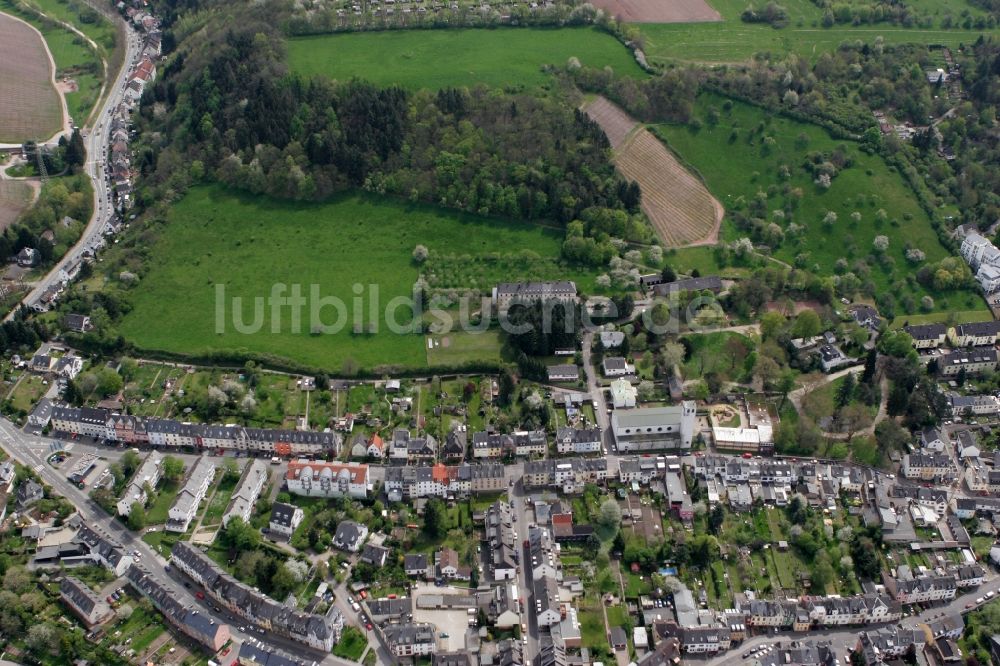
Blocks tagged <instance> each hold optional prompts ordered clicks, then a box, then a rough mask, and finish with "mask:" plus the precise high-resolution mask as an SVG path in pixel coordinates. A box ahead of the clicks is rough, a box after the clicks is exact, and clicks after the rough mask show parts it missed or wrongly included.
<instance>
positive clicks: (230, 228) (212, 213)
mask: <svg viewBox="0 0 1000 666" xmlns="http://www.w3.org/2000/svg"><path fill="white" fill-rule="evenodd" d="M417 244H424V245H426V246H427V247H428V248H429V249H430V251H431V254H432V256H433V254H434V253H435V252H436V251H438V250H442V251H451V250H461V252H463V253H465V254H467V255H468V261H470V262H475V261H476V258H477V256H480V255H485V254H488V253H491V252H495V251H497V250H501V249H502V250H504V251H508V252H517V251H521V250H529V249H530V250H531V251H532V252H534V253H537V254H540V255H549V256H557V255H558V252H559V248H560V244H561V234H560V233H558V232H557V231H556V230H554V229H548V228H543V227H539V226H534V225H528V224H521V223H515V222H508V221H501V220H484V219H481V218H474V217H471V216H463V215H457V214H454V213H450V212H446V211H442V210H439V209H436V208H431V207H426V206H412V205H406V204H403V203H396V202H388V201H384V200H375V199H369V198H366V197H362V196H344V197H341V198H339V199H336V200H334V201H331V202H329V203H325V204H296V203H287V202H278V201H270V200H267V199H263V198H255V197H249V196H238V195H235V194H231V193H228V192H226V191H225V190H223V189H221V188H200V189H195V190H192V191H191V192H190V193H189V194H188V195H187V196H186V197H185V198H184V199H183V200H182V201H180V202H179V203H178V204H177V205H176V206H174V208H173V209H172V212H171V221H170V224H168V225H166V226H165V227H164V228H163V231H162V236H161V238H160V240H159V241H158V244H157V246H156V249H155V250H154V251H155V252H156V253H157V255H158V256H161V257H162V258H163V260H162V261H157V262H153V265H152V267H151V269H150V271H149V274H148V275H146V276H144V277H143V279H142V280H141V282H140V285H139V286H138V287H137V288H136V289H135V291H134V297H133V301H134V305H135V307H134V309H133V310H132V312H131V313H129V315H127V317H126V318H125V319H124V321H123V322H122V332H123V333H124V334H125V335H126V337H127V338H128V339H129V340H131V341H133V342H135V344H136V345H138V346H139V347H140V348H142V349H155V350H166V351H171V352H182V353H189V354H199V353H210V352H214V351H218V350H246V351H248V352H253V353H256V354H260V355H268V356H271V357H276V358H284V359H291V360H294V361H297V362H300V363H304V364H308V365H311V366H316V367H322V368H326V369H330V370H341V369H343V368H344V366H345V364H353V367H361V368H373V367H376V366H380V365H386V364H390V365H399V366H405V367H418V368H422V367H427V364H428V354H427V344H426V338H425V336H424V335H422V334H419V333H416V334H414V333H408V334H406V333H393V332H392V331H391V330H389V326H388V324H387V323H386V322H387V321H389V319H387V317H391V318H392V319H393V320H395V321H396V322H398V323H399V324H405V323H407V322H408V320H409V318H410V310H409V308H407V307H400V308H398V309H397V310H396V311H395V312H392V311H391V310H390V309H389V307H390V305H391V303H390V301H391V299H393V298H396V297H404V296H409V294H410V293H411V289H412V285H413V283H414V282H415V281H416V279H417V275H418V270H417V266H415V265H414V264H413V261H412V259H411V255H412V252H413V248H414V247H415V246H416V245H417ZM493 277H494V279H495V280H501V279H511V280H513V279H518V278H519V277H522V276H518V275H517V274H515V273H512V272H508V273H505V274H498V275H496V276H493ZM523 277H530V276H529V275H526V276H523ZM566 277H569V278H571V279H572V278H575V277H578V276H577V275H576V274H574V273H573V272H569V273H568V275H566ZM579 277H583V278H586V276H585V275H584V276H579ZM276 284H281V285H289V286H288V289H289V290H290V289H291V286H290V285H296V284H297V285H301V289H302V294H303V296H304V297H305V298H306V299H307V300H308V299H309V295H310V293H311V285H317V288H318V290H319V292H318V293H319V294H320V297H326V298H329V297H337V298H339V299H340V300H341V301H342V303H343V304H344V309H343V312H342V313H341V312H338V311H337V309H336V308H334V307H329V306H328V307H325V308H324V309H323V311H322V312H321V313H320V314H321V321H322V322H323V323H325V324H326V325H328V326H333V325H334V324H335V323H336V322H337V321H338V320H339V322H340V323H341V324H342V328H341V329H340V330H339V332H335V333H332V334H318V333H317V334H311V333H312V331H313V328H312V326H311V325H310V320H311V319H312V317H311V308H312V306H311V305H308V304H307V305H306V306H305V307H303V308H302V318H301V322H300V325H299V330H298V332H294V331H295V329H294V323H293V321H292V318H291V316H290V314H289V312H288V310H289V309H288V308H285V309H284V311H283V312H280V313H279V317H278V318H272V316H271V308H270V307H264V305H265V304H266V301H267V299H268V298H269V296H270V294H271V291H272V285H276ZM487 284H489V283H487ZM216 285H224V286H225V296H224V297H223V298H221V299H220V304H221V305H222V306H224V307H223V308H222V314H221V315H220V321H221V328H222V329H224V332H221V333H219V332H217V322H216V319H217V317H216V291H217V289H216ZM359 294H360V295H359ZM233 297H242V299H243V300H242V302H241V303H239V308H240V310H241V312H242V318H241V319H242V321H243V322H246V323H248V324H249V323H253V321H254V319H255V310H256V309H257V308H256V307H255V306H254V298H260V299H263V300H262V301H261V305H260V311H261V315H262V316H261V319H260V321H262V325H261V327H260V329H259V332H256V333H240V332H239V331H238V330H237V328H236V326H234V324H233V313H234V311H235V310H236V307H237V304H236V303H235V302H234V301H233ZM373 300H374V301H375V302H376V303H377V307H375V308H373V307H372V305H371V303H372V301H373ZM356 318H359V319H360V321H361V325H360V332H358V331H357V330H356V327H355V323H356ZM373 322H374V323H375V324H376V325H377V330H376V331H375V332H372V331H371V330H370V329H371V326H372V323H373ZM244 330H245V329H244ZM458 340H460V338H456V341H458ZM477 346H478V347H480V348H481V349H482V351H483V354H482V355H479V358H481V359H496V358H497V354H496V345H495V339H494V342H492V343H490V344H486V345H482V344H481V343H480V342H479V341H478V340H476V341H470V342H469V344H464V343H463V344H462V345H458V346H456V347H455V351H456V352H460V354H455V353H450V354H447V356H450V357H452V358H454V357H456V356H459V357H460V360H470V359H472V358H475V357H476V356H477V354H474V353H471V352H473V351H474V349H470V348H474V347H477ZM437 358H438V355H437V354H432V355H431V359H430V361H431V362H437V360H436V359H437Z"/></svg>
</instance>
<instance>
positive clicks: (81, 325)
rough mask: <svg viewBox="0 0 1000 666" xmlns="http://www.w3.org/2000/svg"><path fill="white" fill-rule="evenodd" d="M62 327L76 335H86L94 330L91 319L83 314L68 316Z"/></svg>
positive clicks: (64, 319)
mask: <svg viewBox="0 0 1000 666" xmlns="http://www.w3.org/2000/svg"><path fill="white" fill-rule="evenodd" d="M62 325H63V328H65V329H66V330H67V331H73V332H74V333H86V332H88V331H91V330H93V328H94V323H93V322H92V321H90V317H89V316H87V315H82V314H68V315H66V316H65V317H63V318H62Z"/></svg>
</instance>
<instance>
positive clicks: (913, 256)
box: [906, 247, 927, 264]
mask: <svg viewBox="0 0 1000 666" xmlns="http://www.w3.org/2000/svg"><path fill="white" fill-rule="evenodd" d="M926 258H927V255H925V254H924V251H923V250H920V249H918V248H915V247H911V248H910V249H909V250H907V251H906V259H907V261H912V262H913V263H915V264H919V263H920V262H921V261H923V260H924V259H926Z"/></svg>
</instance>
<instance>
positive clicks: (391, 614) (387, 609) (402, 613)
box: [366, 597, 413, 624]
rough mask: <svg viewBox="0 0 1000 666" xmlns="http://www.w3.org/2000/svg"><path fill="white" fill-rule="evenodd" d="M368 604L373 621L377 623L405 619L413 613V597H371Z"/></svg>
mask: <svg viewBox="0 0 1000 666" xmlns="http://www.w3.org/2000/svg"><path fill="white" fill-rule="evenodd" d="M366 605H367V606H368V613H369V614H370V615H371V618H372V622H375V623H376V624H384V623H386V622H390V621H392V622H398V621H401V620H405V619H406V618H407V617H408V616H409V615H410V614H411V613H413V599H412V598H411V597H396V598H394V599H388V598H381V599H369V600H368V602H367V604H366Z"/></svg>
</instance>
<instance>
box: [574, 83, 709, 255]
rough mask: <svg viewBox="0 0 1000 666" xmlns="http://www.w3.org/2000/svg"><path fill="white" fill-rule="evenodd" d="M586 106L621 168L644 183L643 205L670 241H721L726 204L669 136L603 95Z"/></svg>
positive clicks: (679, 243) (661, 234)
mask: <svg viewBox="0 0 1000 666" xmlns="http://www.w3.org/2000/svg"><path fill="white" fill-rule="evenodd" d="M584 110H585V111H586V112H587V115H589V116H590V117H591V118H593V119H594V121H595V122H597V123H598V124H599V125H600V126H601V128H602V129H603V130H604V133H605V134H606V135H607V137H608V141H609V142H610V143H611V147H612V149H613V150H614V153H615V155H614V162H615V166H616V167H617V168H618V171H619V172H620V173H621V174H622V175H623V176H624V177H626V178H628V179H629V180H634V181H636V182H637V183H639V187H640V188H641V189H642V210H643V212H644V213H646V217H648V218H649V221H650V223H651V224H652V225H653V228H654V229H655V230H656V233H657V234H658V235H659V237H660V239H661V240H662V241H663V243H664V244H665V245H667V246H668V247H683V246H688V245H711V244H714V243H716V242H717V241H718V235H719V225H720V224H721V223H722V215H723V213H724V209H723V207H722V204H721V203H719V202H718V200H716V199H715V197H713V196H712V193H711V192H709V191H708V188H706V187H705V185H704V183H702V182H701V181H700V180H699V179H698V178H697V177H696V176H695V175H694V174H692V173H691V172H690V171H688V170H687V169H685V168H684V166H683V165H682V164H681V163H680V162H679V161H678V160H677V158H676V157H675V156H674V154H673V153H671V152H670V151H669V150H668V149H667V147H666V146H665V145H663V142H662V141H660V140H659V139H657V138H656V137H655V136H653V134H652V133H650V132H649V130H647V129H646V128H645V127H642V126H641V125H640V124H639V123H638V122H637V121H636V120H635V119H634V118H632V117H631V116H629V115H628V114H627V113H625V112H624V111H622V110H621V109H619V108H618V107H617V106H615V105H614V104H612V103H611V102H609V101H608V100H606V99H605V98H603V97H598V98H597V99H595V100H594V101H593V102H591V103H590V104H588V105H587V106H586V107H585V108H584Z"/></svg>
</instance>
